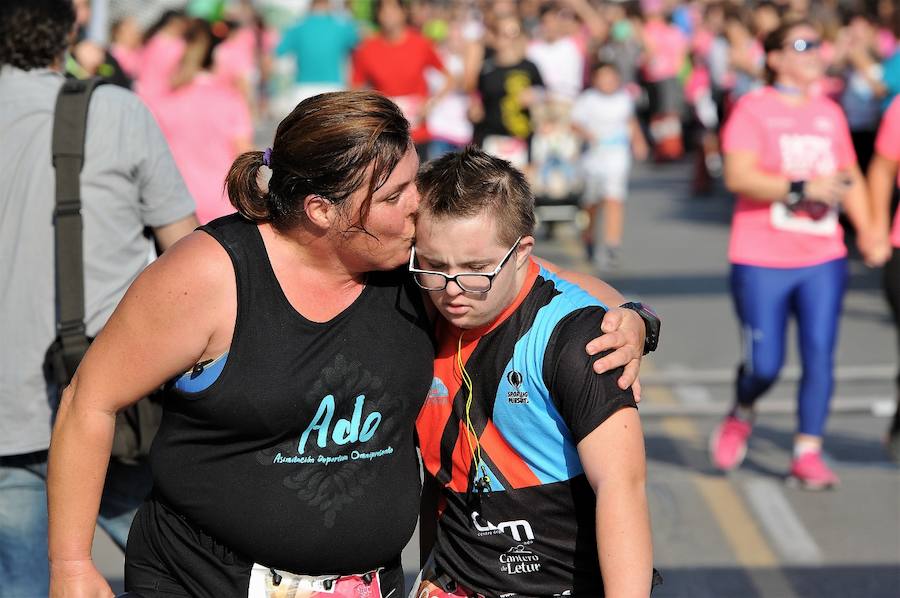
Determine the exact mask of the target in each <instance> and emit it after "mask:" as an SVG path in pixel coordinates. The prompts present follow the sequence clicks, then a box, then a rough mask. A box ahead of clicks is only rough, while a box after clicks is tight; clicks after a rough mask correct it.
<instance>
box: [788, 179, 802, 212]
mask: <svg viewBox="0 0 900 598" xmlns="http://www.w3.org/2000/svg"><path fill="white" fill-rule="evenodd" d="M805 196H806V181H791V186H790V187H789V188H788V194H787V195H786V196H785V198H784V203H785V204H787V207H789V208H793V207H795V206H796V205H797V204H798V203H800V202H801V201H803V198H804V197H805Z"/></svg>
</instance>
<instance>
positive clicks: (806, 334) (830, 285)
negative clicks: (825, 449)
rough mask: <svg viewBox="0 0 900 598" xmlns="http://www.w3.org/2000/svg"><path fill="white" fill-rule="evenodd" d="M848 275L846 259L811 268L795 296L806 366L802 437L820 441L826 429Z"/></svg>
mask: <svg viewBox="0 0 900 598" xmlns="http://www.w3.org/2000/svg"><path fill="white" fill-rule="evenodd" d="M847 276H848V273H847V260H845V259H839V260H834V261H831V262H828V263H826V264H822V265H820V266H815V267H813V268H809V274H808V276H807V277H806V279H805V280H804V282H803V284H802V285H800V287H799V288H798V289H797V293H796V295H795V304H794V308H795V310H796V315H797V333H798V336H799V347H800V359H801V361H802V364H803V376H802V378H801V379H800V390H799V408H798V418H799V421H798V426H797V431H798V434H800V435H804V436H812V437H816V438H821V437H822V434H823V432H824V430H825V422H826V420H827V419H828V410H829V405H830V402H831V394H832V391H833V390H834V350H835V348H836V346H837V339H838V325H839V323H840V317H841V307H842V305H843V300H844V291H845V290H846V287H847Z"/></svg>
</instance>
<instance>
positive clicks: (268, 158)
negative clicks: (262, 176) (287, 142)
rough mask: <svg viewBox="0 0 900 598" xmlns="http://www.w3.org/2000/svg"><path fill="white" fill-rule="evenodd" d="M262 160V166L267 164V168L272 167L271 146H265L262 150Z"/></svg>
mask: <svg viewBox="0 0 900 598" xmlns="http://www.w3.org/2000/svg"><path fill="white" fill-rule="evenodd" d="M262 162H263V165H264V166H268V167H269V168H271V167H272V148H271V147H267V148H266V151H264V152H263V160H262Z"/></svg>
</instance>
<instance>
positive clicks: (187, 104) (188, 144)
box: [155, 19, 253, 224]
mask: <svg viewBox="0 0 900 598" xmlns="http://www.w3.org/2000/svg"><path fill="white" fill-rule="evenodd" d="M216 40H217V38H215V36H214V35H213V32H212V30H211V28H210V25H209V24H208V23H207V22H206V21H203V20H202V19H197V20H196V21H194V22H193V23H192V24H191V27H190V29H189V31H188V34H187V50H186V51H185V53H184V59H183V60H182V61H181V63H180V65H179V68H178V70H177V71H176V73H175V76H174V77H173V80H172V82H171V85H172V91H171V92H169V94H168V95H166V96H165V97H164V98H163V99H160V100H158V102H160V103H159V104H158V107H159V108H160V109H159V110H158V111H157V112H156V113H155V116H156V118H157V120H158V121H159V125H160V128H161V129H162V131H163V134H164V135H165V137H166V140H167V141H168V142H169V148H170V149H171V150H172V156H173V157H174V158H175V163H176V164H177V165H178V169H179V170H180V171H181V175H182V177H184V182H185V183H187V187H188V190H189V191H190V192H191V195H192V196H193V197H194V201H195V202H196V204H197V219H198V220H199V221H200V223H201V224H206V223H207V222H209V221H210V220H214V219H216V218H218V217H219V216H224V215H226V214H230V213H232V212H234V208H233V207H232V205H231V203H230V202H229V201H228V197H227V196H226V195H225V193H224V185H225V177H226V176H227V175H228V170H229V168H230V167H231V164H232V162H233V161H234V159H235V158H236V157H237V156H238V154H241V153H243V152H245V151H249V150H250V149H252V139H253V123H252V121H251V116H250V109H249V107H248V105H247V101H246V99H245V97H244V96H243V94H242V93H241V92H240V91H239V90H238V89H237V88H236V87H235V86H234V85H233V84H232V83H229V82H227V81H226V80H224V79H223V78H222V77H219V76H217V75H216V74H214V73H213V72H212V71H213V68H214V65H213V58H212V57H213V50H214V48H215V45H216V44H215V41H216Z"/></svg>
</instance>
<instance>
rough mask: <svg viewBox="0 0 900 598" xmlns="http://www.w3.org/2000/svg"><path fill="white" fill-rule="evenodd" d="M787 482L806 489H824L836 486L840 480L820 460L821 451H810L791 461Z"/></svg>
mask: <svg viewBox="0 0 900 598" xmlns="http://www.w3.org/2000/svg"><path fill="white" fill-rule="evenodd" d="M788 482H789V483H791V484H792V485H798V486H800V487H801V488H804V489H806V490H825V489H827V488H836V487H838V486H839V485H840V483H841V480H840V479H838V477H837V475H836V474H835V473H834V472H833V471H831V468H830V467H828V465H826V464H825V461H824V460H822V453H821V451H811V452H808V453H804V454H802V455H800V456H799V457H796V458H795V459H794V460H793V461H791V473H790V476H789V477H788Z"/></svg>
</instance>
